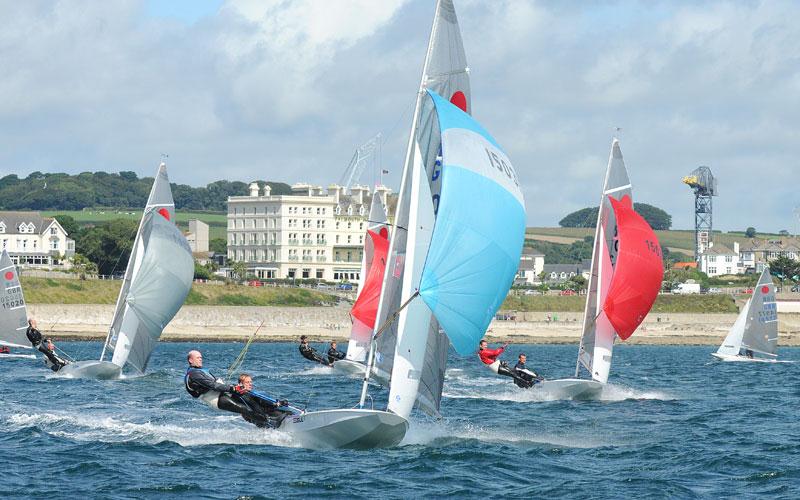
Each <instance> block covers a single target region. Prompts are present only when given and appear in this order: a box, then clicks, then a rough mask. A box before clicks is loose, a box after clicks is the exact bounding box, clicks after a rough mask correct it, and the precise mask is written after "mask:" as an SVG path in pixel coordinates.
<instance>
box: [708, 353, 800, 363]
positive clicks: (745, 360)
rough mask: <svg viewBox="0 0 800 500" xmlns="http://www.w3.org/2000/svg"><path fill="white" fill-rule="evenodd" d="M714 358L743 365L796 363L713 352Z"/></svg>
mask: <svg viewBox="0 0 800 500" xmlns="http://www.w3.org/2000/svg"><path fill="white" fill-rule="evenodd" d="M711 355H712V356H714V357H715V358H717V359H718V360H720V361H730V362H743V363H794V361H779V360H777V359H765V358H751V357H748V356H739V355H738V354H720V353H718V352H712V353H711Z"/></svg>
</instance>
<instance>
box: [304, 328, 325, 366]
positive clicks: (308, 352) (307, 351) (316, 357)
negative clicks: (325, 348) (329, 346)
mask: <svg viewBox="0 0 800 500" xmlns="http://www.w3.org/2000/svg"><path fill="white" fill-rule="evenodd" d="M329 352H330V351H329ZM300 354H302V355H303V357H304V358H306V359H308V360H310V361H314V362H316V363H319V364H322V365H325V366H329V365H332V364H333V361H329V360H328V359H327V358H324V357H322V355H321V354H320V353H318V352H317V350H316V349H314V348H313V347H311V346H310V345H308V337H306V336H305V335H300Z"/></svg>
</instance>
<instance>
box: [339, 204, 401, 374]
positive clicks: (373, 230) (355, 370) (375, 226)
mask: <svg viewBox="0 0 800 500" xmlns="http://www.w3.org/2000/svg"><path fill="white" fill-rule="evenodd" d="M388 251H389V223H388V219H387V217H386V209H385V208H384V206H383V203H382V202H381V198H380V196H378V194H377V193H376V194H373V196H372V204H371V205H370V209H369V217H368V219H367V238H366V240H365V241H364V257H363V259H362V263H361V283H359V287H358V297H356V301H355V303H354V304H353V307H352V309H351V310H350V316H351V317H352V320H353V326H352V328H351V330H350V342H349V343H348V346H347V356H346V358H345V359H342V360H339V361H336V362H335V363H334V364H333V369H334V370H335V371H342V372H344V373H347V374H351V375H364V369H365V366H366V359H367V352H368V351H369V345H370V342H371V339H372V334H373V332H374V331H375V322H376V317H377V315H378V302H379V301H380V297H381V291H382V290H383V277H384V276H383V275H384V271H385V270H386V257H387V253H388Z"/></svg>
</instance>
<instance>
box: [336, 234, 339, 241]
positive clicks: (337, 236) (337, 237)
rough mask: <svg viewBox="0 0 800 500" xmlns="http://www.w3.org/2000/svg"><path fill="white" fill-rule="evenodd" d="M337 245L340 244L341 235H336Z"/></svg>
mask: <svg viewBox="0 0 800 500" xmlns="http://www.w3.org/2000/svg"><path fill="white" fill-rule="evenodd" d="M336 243H339V235H338V234H337V235H336Z"/></svg>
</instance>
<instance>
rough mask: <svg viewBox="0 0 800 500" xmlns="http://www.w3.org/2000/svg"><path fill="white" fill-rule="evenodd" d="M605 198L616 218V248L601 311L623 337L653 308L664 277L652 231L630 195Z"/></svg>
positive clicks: (659, 254) (656, 240) (659, 251)
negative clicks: (612, 268)
mask: <svg viewBox="0 0 800 500" xmlns="http://www.w3.org/2000/svg"><path fill="white" fill-rule="evenodd" d="M609 199H610V200H611V207H612V208H613V209H614V215H615V216H616V219H617V231H618V237H619V251H618V252H617V263H616V265H615V266H614V276H613V277H612V278H611V285H610V286H609V289H608V295H607V296H606V301H605V304H604V305H603V311H605V313H606V316H607V317H608V319H609V321H611V324H612V325H613V326H614V330H616V332H617V335H619V337H620V338H621V339H622V340H625V339H627V338H628V337H630V336H631V335H632V334H633V332H634V331H635V330H636V328H637V327H638V326H639V324H640V323H641V322H642V320H644V317H645V316H647V313H648V312H650V308H652V307H653V302H655V300H656V296H657V295H658V291H659V290H660V289H661V282H662V280H663V279H664V264H663V261H662V257H661V245H659V243H658V238H657V237H656V234H655V233H654V232H653V229H652V228H651V227H650V225H649V224H648V223H647V221H645V220H644V219H643V218H642V216H641V215H639V214H637V213H636V212H635V211H634V210H633V206H632V203H631V199H630V197H629V196H627V195H626V196H624V197H623V198H622V200H619V201H617V200H616V199H614V198H613V197H611V196H609Z"/></svg>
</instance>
